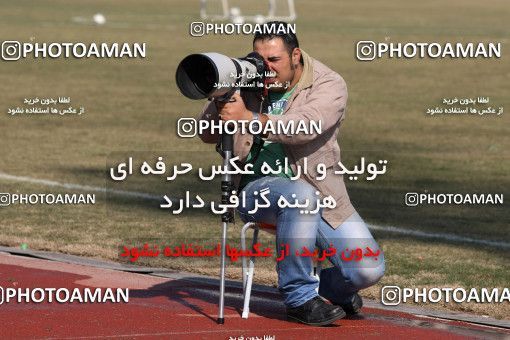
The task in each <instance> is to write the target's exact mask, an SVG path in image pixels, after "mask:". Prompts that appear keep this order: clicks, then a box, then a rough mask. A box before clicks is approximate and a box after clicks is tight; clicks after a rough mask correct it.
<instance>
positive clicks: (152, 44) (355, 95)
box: [0, 0, 510, 318]
mask: <svg viewBox="0 0 510 340" xmlns="http://www.w3.org/2000/svg"><path fill="white" fill-rule="evenodd" d="M0 2H1V4H2V20H0V38H1V40H2V41H4V40H19V41H21V42H28V41H32V42H40V43H42V42H85V43H88V42H145V43H147V46H148V48H147V58H145V59H133V60H129V59H120V60H116V59H72V58H70V59H64V58H60V59H54V60H52V59H32V58H28V59H24V60H20V61H16V62H6V61H1V62H0V70H1V72H0V79H1V81H0V112H1V114H0V136H1V138H2V147H0V173H4V174H9V175H14V176H24V177H28V178H33V179H43V180H50V181H58V182H61V183H73V184H80V185H89V186H95V187H107V188H113V189H123V190H131V191H136V192H143V193H151V194H154V195H163V194H168V195H174V196H179V195H181V194H182V191H183V189H187V188H189V189H190V190H196V191H200V193H205V192H207V193H208V195H214V193H215V192H217V191H216V189H217V187H218V186H217V184H212V183H211V184H203V183H198V182H197V181H188V182H186V183H184V184H180V185H173V184H171V183H169V182H166V181H165V180H164V178H139V177H138V178H133V179H132V180H127V181H126V182H125V183H122V184H114V183H113V182H112V181H111V180H109V167H108V166H109V165H111V164H114V163H115V162H119V160H122V159H124V158H125V157H128V156H130V155H134V156H135V157H138V158H143V157H146V158H147V159H143V160H149V161H151V160H152V161H153V160H155V159H156V158H157V156H159V155H164V156H165V159H168V160H171V161H172V162H181V161H184V160H187V161H190V162H192V163H193V164H194V165H195V164H197V165H202V166H203V165H209V164H212V163H213V162H217V161H218V155H217V154H216V153H215V152H214V150H213V149H214V148H213V146H212V145H205V144H203V143H201V141H200V140H199V139H198V138H195V139H183V138H179V137H178V136H177V134H176V122H177V119H179V118H181V117H194V116H195V115H196V113H197V112H199V110H200V109H201V107H202V106H203V104H204V102H202V101H191V100H189V99H186V98H184V97H183V96H182V95H181V94H180V93H179V92H178V90H177V87H176V85H175V81H174V74H175V69H176V67H177V65H178V63H179V61H180V60H181V59H182V58H183V57H185V56H186V55H188V54H190V53H195V52H206V51H217V52H220V53H223V54H226V55H231V56H242V55H245V54H246V53H248V52H249V51H250V46H251V37H249V36H212V35H211V36H207V37H200V38H197V37H196V38H194V37H191V36H190V35H189V33H188V32H189V23H190V22H193V21H199V20H200V18H199V16H198V8H199V2H198V1H181V0H175V1H162V0H161V1H155V0H149V1H143V2H139V1H131V0H129V1H123V2H122V4H120V3H119V2H114V1H79V2H78V1H73V2H68V1H46V0H41V1H23V0H19V1H16V2H10V1H9V2H8V1H0ZM296 10H297V12H298V20H297V33H298V37H299V39H300V45H301V47H302V48H303V49H304V50H305V51H307V52H308V53H309V54H311V55H312V56H313V57H315V58H317V59H318V60H320V61H322V62H323V63H325V64H326V65H328V66H329V67H331V68H332V69H333V70H335V71H337V72H338V73H340V74H341V75H342V76H343V77H344V79H345V80H346V82H347V85H348V89H349V101H348V110H347V115H346V120H345V121H344V124H343V127H342V129H341V133H340V138H339V142H340V146H341V149H342V157H343V158H342V161H343V163H344V164H347V165H351V166H353V165H354V164H356V162H358V160H359V159H360V157H362V156H364V157H367V158H369V159H370V160H372V161H374V160H379V159H387V160H388V161H389V164H388V172H387V174H385V175H383V176H380V177H379V178H377V179H376V180H375V181H372V182H367V181H358V182H350V181H348V182H347V187H348V191H349V194H350V197H351V200H352V201H353V204H354V206H355V207H356V208H357V210H358V211H359V213H360V215H361V216H362V217H363V218H364V219H365V220H366V221H367V222H369V223H372V224H377V225H382V226H388V225H391V226H397V227H400V228H406V229H413V230H420V231H424V232H434V233H447V234H454V235H458V236H463V237H469V238H473V239H477V240H493V241H500V242H505V243H508V242H510V214H509V209H508V203H507V202H505V203H504V205H499V206H469V205H466V206H457V205H452V206H448V205H446V206H420V207H407V206H406V205H405V204H404V195H405V193H406V192H418V193H424V192H430V193H503V194H505V195H506V196H507V199H508V197H510V196H509V194H510V191H509V188H510V176H508V171H509V169H510V153H509V151H508V150H509V149H510V139H509V138H508V136H509V133H510V127H509V124H508V123H510V120H509V119H508V112H505V113H503V114H502V115H500V116H494V115H493V116H481V117H480V116H433V117H431V116H427V115H426V114H425V112H426V109H427V108H429V107H435V106H441V105H442V104H441V102H442V99H443V98H453V97H459V98H461V97H462V98H466V97H467V98H472V97H480V96H484V97H490V105H491V106H493V107H504V109H505V110H506V111H508V110H509V109H510V99H509V97H508V90H509V86H508V84H509V82H510V66H509V63H508V56H507V53H506V52H507V51H506V49H507V47H508V36H509V33H510V25H509V23H508V20H507V18H508V15H509V14H510V7H509V6H508V3H507V2H506V1H503V0H490V1H488V2H480V1H474V0H468V1H459V0H455V1H449V2H448V3H445V2H444V1H437V0H434V1H430V2H427V3H422V2H418V1H403V0H398V1H391V2H388V1H370V2H368V3H364V2H357V1H351V0H349V1H333V0H330V1H325V0H322V1H314V2H309V1H302V0H297V1H296ZM97 12H101V13H103V14H104V15H105V16H106V18H107V22H106V24H105V25H103V26H95V25H92V24H91V23H77V22H75V21H73V17H90V18H91V17H92V15H93V14H94V13H97ZM360 40H373V41H377V42H380V41H390V42H439V43H443V42H452V43H453V42H501V43H502V44H503V48H502V51H503V52H502V53H503V56H502V58H500V59H466V60H462V59H451V60H450V59H445V60H433V59H419V58H414V59H409V60H406V59H380V60H375V61H372V62H360V61H358V60H356V58H355V45H356V42H358V41H360ZM59 96H66V97H70V98H71V104H72V105H73V106H83V107H84V108H85V110H86V111H85V114H83V115H81V116H73V117H67V116H64V117H57V116H52V117H45V116H10V115H8V114H7V112H8V109H9V108H11V107H16V106H21V105H22V104H23V100H24V98H34V97H39V98H43V97H45V98H46V97H50V98H55V97H59ZM0 192H9V193H16V192H19V193H65V192H78V191H74V190H66V189H64V188H60V187H49V186H46V185H42V184H37V183H31V182H20V181H15V180H12V179H7V178H5V177H1V176H0ZM197 193H198V192H197ZM211 197H212V196H211ZM0 221H1V222H0V244H3V245H8V246H20V245H21V244H22V243H26V244H28V246H29V248H32V249H41V250H52V251H58V252H63V253H72V254H79V255H85V256H93V257H99V258H106V259H112V260H118V261H121V260H122V259H120V258H119V252H120V249H121V247H122V246H123V245H125V244H133V245H140V244H143V243H144V242H153V243H157V244H170V245H177V244H180V242H183V241H190V240H191V241H193V242H200V241H202V242H204V241H207V242H209V241H211V240H213V241H214V240H217V238H218V237H219V231H220V223H219V219H218V217H216V216H213V215H212V214H210V213H206V212H205V211H194V212H193V211H188V212H186V213H184V214H182V215H178V216H174V215H172V214H171V213H169V212H168V211H163V210H161V209H159V208H158V204H157V202H155V201H148V200H144V199H136V198H125V197H120V196H114V195H112V196H111V195H108V197H106V196H105V195H103V194H100V193H98V194H97V203H96V205H94V206H76V207H74V206H10V207H0ZM240 224H241V223H240V221H238V222H237V223H236V225H235V226H233V227H232V228H231V230H230V231H229V232H230V233H229V236H230V242H231V243H233V244H238V242H239V237H238V235H239V230H240V227H241V225H240ZM374 235H375V236H376V238H377V240H378V241H379V243H380V245H381V247H382V248H383V249H384V251H385V253H386V259H387V274H386V276H385V277H384V278H383V280H382V281H381V283H380V284H379V285H377V286H376V287H373V288H371V289H369V290H367V291H366V292H365V295H366V296H370V297H375V298H379V289H380V287H382V286H384V285H401V286H407V287H414V286H418V287H421V286H430V287H433V286H439V287H443V286H444V287H447V286H451V287H456V286H463V287H505V286H508V283H509V282H510V265H509V260H510V254H509V250H508V248H506V249H500V248H498V247H487V246H477V245H473V244H469V243H465V244H464V243H459V242H455V243H452V242H447V241H445V240H440V239H434V240H431V239H417V238H411V237H402V236H396V235H395V234H392V233H387V232H383V231H376V232H374ZM266 240H267V241H268V242H269V240H271V238H270V237H266ZM139 263H142V264H146V265H151V266H164V267H171V268H179V269H185V270H189V271H195V272H201V273H207V274H211V275H216V274H217V273H218V267H217V261H216V260H214V261H213V262H211V261H189V260H184V259H173V260H169V259H165V258H157V259H151V260H146V261H140V262H139ZM229 274H230V276H231V277H237V278H239V277H240V275H239V274H240V270H239V268H238V267H235V266H232V268H231V269H230V270H229ZM256 279H258V280H259V282H264V283H268V284H275V283H276V275H275V273H274V263H273V262H271V261H268V262H263V263H262V264H261V266H260V269H257V276H256ZM435 307H437V308H449V309H456V310H464V311H468V312H475V313H480V314H487V315H491V316H494V317H498V318H504V317H506V318H508V315H510V308H509V306H508V304H506V305H491V306H485V305H467V304H463V305H453V304H446V305H444V306H435Z"/></svg>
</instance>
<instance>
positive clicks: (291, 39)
mask: <svg viewBox="0 0 510 340" xmlns="http://www.w3.org/2000/svg"><path fill="white" fill-rule="evenodd" d="M264 25H266V27H267V26H272V25H274V26H275V28H276V29H273V30H270V31H273V32H278V27H280V25H284V26H285V27H287V25H288V24H287V23H286V22H283V21H269V22H266V23H265V24H264ZM286 31H287V32H285V33H262V32H257V33H255V36H254V37H253V45H255V42H257V41H259V40H262V41H263V40H271V39H274V38H280V39H282V40H283V44H284V46H285V49H286V50H287V52H288V53H289V56H292V51H294V49H295V48H296V47H299V41H298V38H297V37H296V35H295V34H294V33H293V32H291V31H290V30H286ZM299 62H300V63H301V65H303V56H301V60H300V61H299Z"/></svg>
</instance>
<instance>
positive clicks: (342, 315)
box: [287, 310, 347, 326]
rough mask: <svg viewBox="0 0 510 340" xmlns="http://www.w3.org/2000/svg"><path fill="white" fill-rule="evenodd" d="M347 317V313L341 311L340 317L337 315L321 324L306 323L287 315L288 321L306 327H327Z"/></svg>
mask: <svg viewBox="0 0 510 340" xmlns="http://www.w3.org/2000/svg"><path fill="white" fill-rule="evenodd" d="M346 315H347V314H345V312H344V311H343V310H341V313H339V314H338V315H335V316H333V317H331V318H330V319H327V320H324V321H321V322H305V321H303V320H300V319H297V318H295V317H292V316H289V315H287V320H288V321H292V322H297V323H304V324H305V325H310V326H327V325H329V324H332V323H333V322H335V321H337V320H340V319H343V318H345V316H346Z"/></svg>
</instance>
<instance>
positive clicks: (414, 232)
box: [0, 172, 510, 249]
mask: <svg viewBox="0 0 510 340" xmlns="http://www.w3.org/2000/svg"><path fill="white" fill-rule="evenodd" d="M0 179H5V180H8V181H15V182H26V183H34V184H39V185H45V186H52V187H60V188H66V189H73V190H84V191H93V192H102V193H109V194H114V195H118V196H125V197H135V198H143V199H150V200H157V201H161V199H162V196H157V195H152V194H147V193H143V192H136V191H126V190H115V189H106V188H101V187H93V186H89V185H80V184H72V183H60V182H56V181H49V180H44V179H37V178H31V177H24V176H14V175H9V174H6V173H3V172H0ZM173 200H174V199H172V201H173ZM369 228H370V229H371V230H378V231H385V232H390V233H394V234H400V235H405V236H412V237H416V238H434V239H441V240H445V241H454V242H463V243H472V244H478V245H483V246H490V247H495V248H498V249H510V243H508V242H502V241H489V240H479V239H473V238H469V237H463V236H457V235H453V234H444V233H429V232H424V231H419V230H412V229H404V228H398V227H391V226H378V225H372V224H371V225H369Z"/></svg>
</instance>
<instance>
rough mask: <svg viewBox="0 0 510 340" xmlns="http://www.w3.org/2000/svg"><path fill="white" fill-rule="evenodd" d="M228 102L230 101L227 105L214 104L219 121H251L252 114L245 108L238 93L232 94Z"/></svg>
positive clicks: (222, 103) (221, 103)
mask: <svg viewBox="0 0 510 340" xmlns="http://www.w3.org/2000/svg"><path fill="white" fill-rule="evenodd" d="M230 100H232V101H231V102H227V103H224V102H217V103H216V108H217V109H218V113H219V117H220V119H221V120H223V121H226V120H248V121H250V120H252V118H253V113H252V112H251V111H250V110H248V109H247V108H246V106H245V105H244V101H243V98H241V95H240V94H239V93H237V92H236V93H234V95H233V96H232V97H231V98H230ZM234 100H235V101H234Z"/></svg>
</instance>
